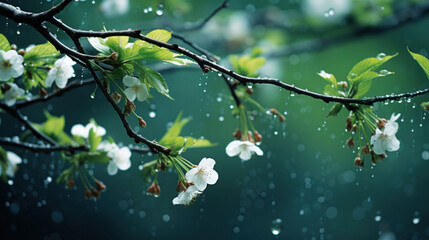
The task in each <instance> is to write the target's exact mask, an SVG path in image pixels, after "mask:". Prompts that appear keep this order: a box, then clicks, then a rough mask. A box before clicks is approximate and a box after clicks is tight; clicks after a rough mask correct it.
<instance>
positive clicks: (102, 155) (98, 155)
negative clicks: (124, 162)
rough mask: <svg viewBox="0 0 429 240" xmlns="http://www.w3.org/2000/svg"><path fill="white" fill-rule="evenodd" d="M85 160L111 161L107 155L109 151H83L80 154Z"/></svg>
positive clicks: (95, 161)
mask: <svg viewBox="0 0 429 240" xmlns="http://www.w3.org/2000/svg"><path fill="white" fill-rule="evenodd" d="M79 158H80V160H82V161H83V162H92V163H109V161H110V158H109V157H108V156H107V152H88V153H86V152H83V153H81V154H80V156H79Z"/></svg>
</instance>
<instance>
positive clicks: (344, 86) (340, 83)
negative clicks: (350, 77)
mask: <svg viewBox="0 0 429 240" xmlns="http://www.w3.org/2000/svg"><path fill="white" fill-rule="evenodd" d="M338 86H340V87H341V88H343V89H346V88H347V87H348V85H347V82H344V81H341V82H339V83H338Z"/></svg>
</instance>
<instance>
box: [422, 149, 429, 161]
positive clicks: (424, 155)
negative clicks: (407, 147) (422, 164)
mask: <svg viewBox="0 0 429 240" xmlns="http://www.w3.org/2000/svg"><path fill="white" fill-rule="evenodd" d="M422 158H423V160H429V152H428V151H423V152H422Z"/></svg>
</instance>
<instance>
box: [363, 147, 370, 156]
mask: <svg viewBox="0 0 429 240" xmlns="http://www.w3.org/2000/svg"><path fill="white" fill-rule="evenodd" d="M362 154H364V155H366V154H369V145H368V144H366V145H365V147H363V148H362Z"/></svg>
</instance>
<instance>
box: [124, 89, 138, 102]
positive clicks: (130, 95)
mask: <svg viewBox="0 0 429 240" xmlns="http://www.w3.org/2000/svg"><path fill="white" fill-rule="evenodd" d="M124 92H125V96H126V97H127V99H128V100H129V101H131V102H133V101H134V100H135V99H136V96H137V95H136V92H135V91H134V89H132V88H127V89H125V91H124Z"/></svg>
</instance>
